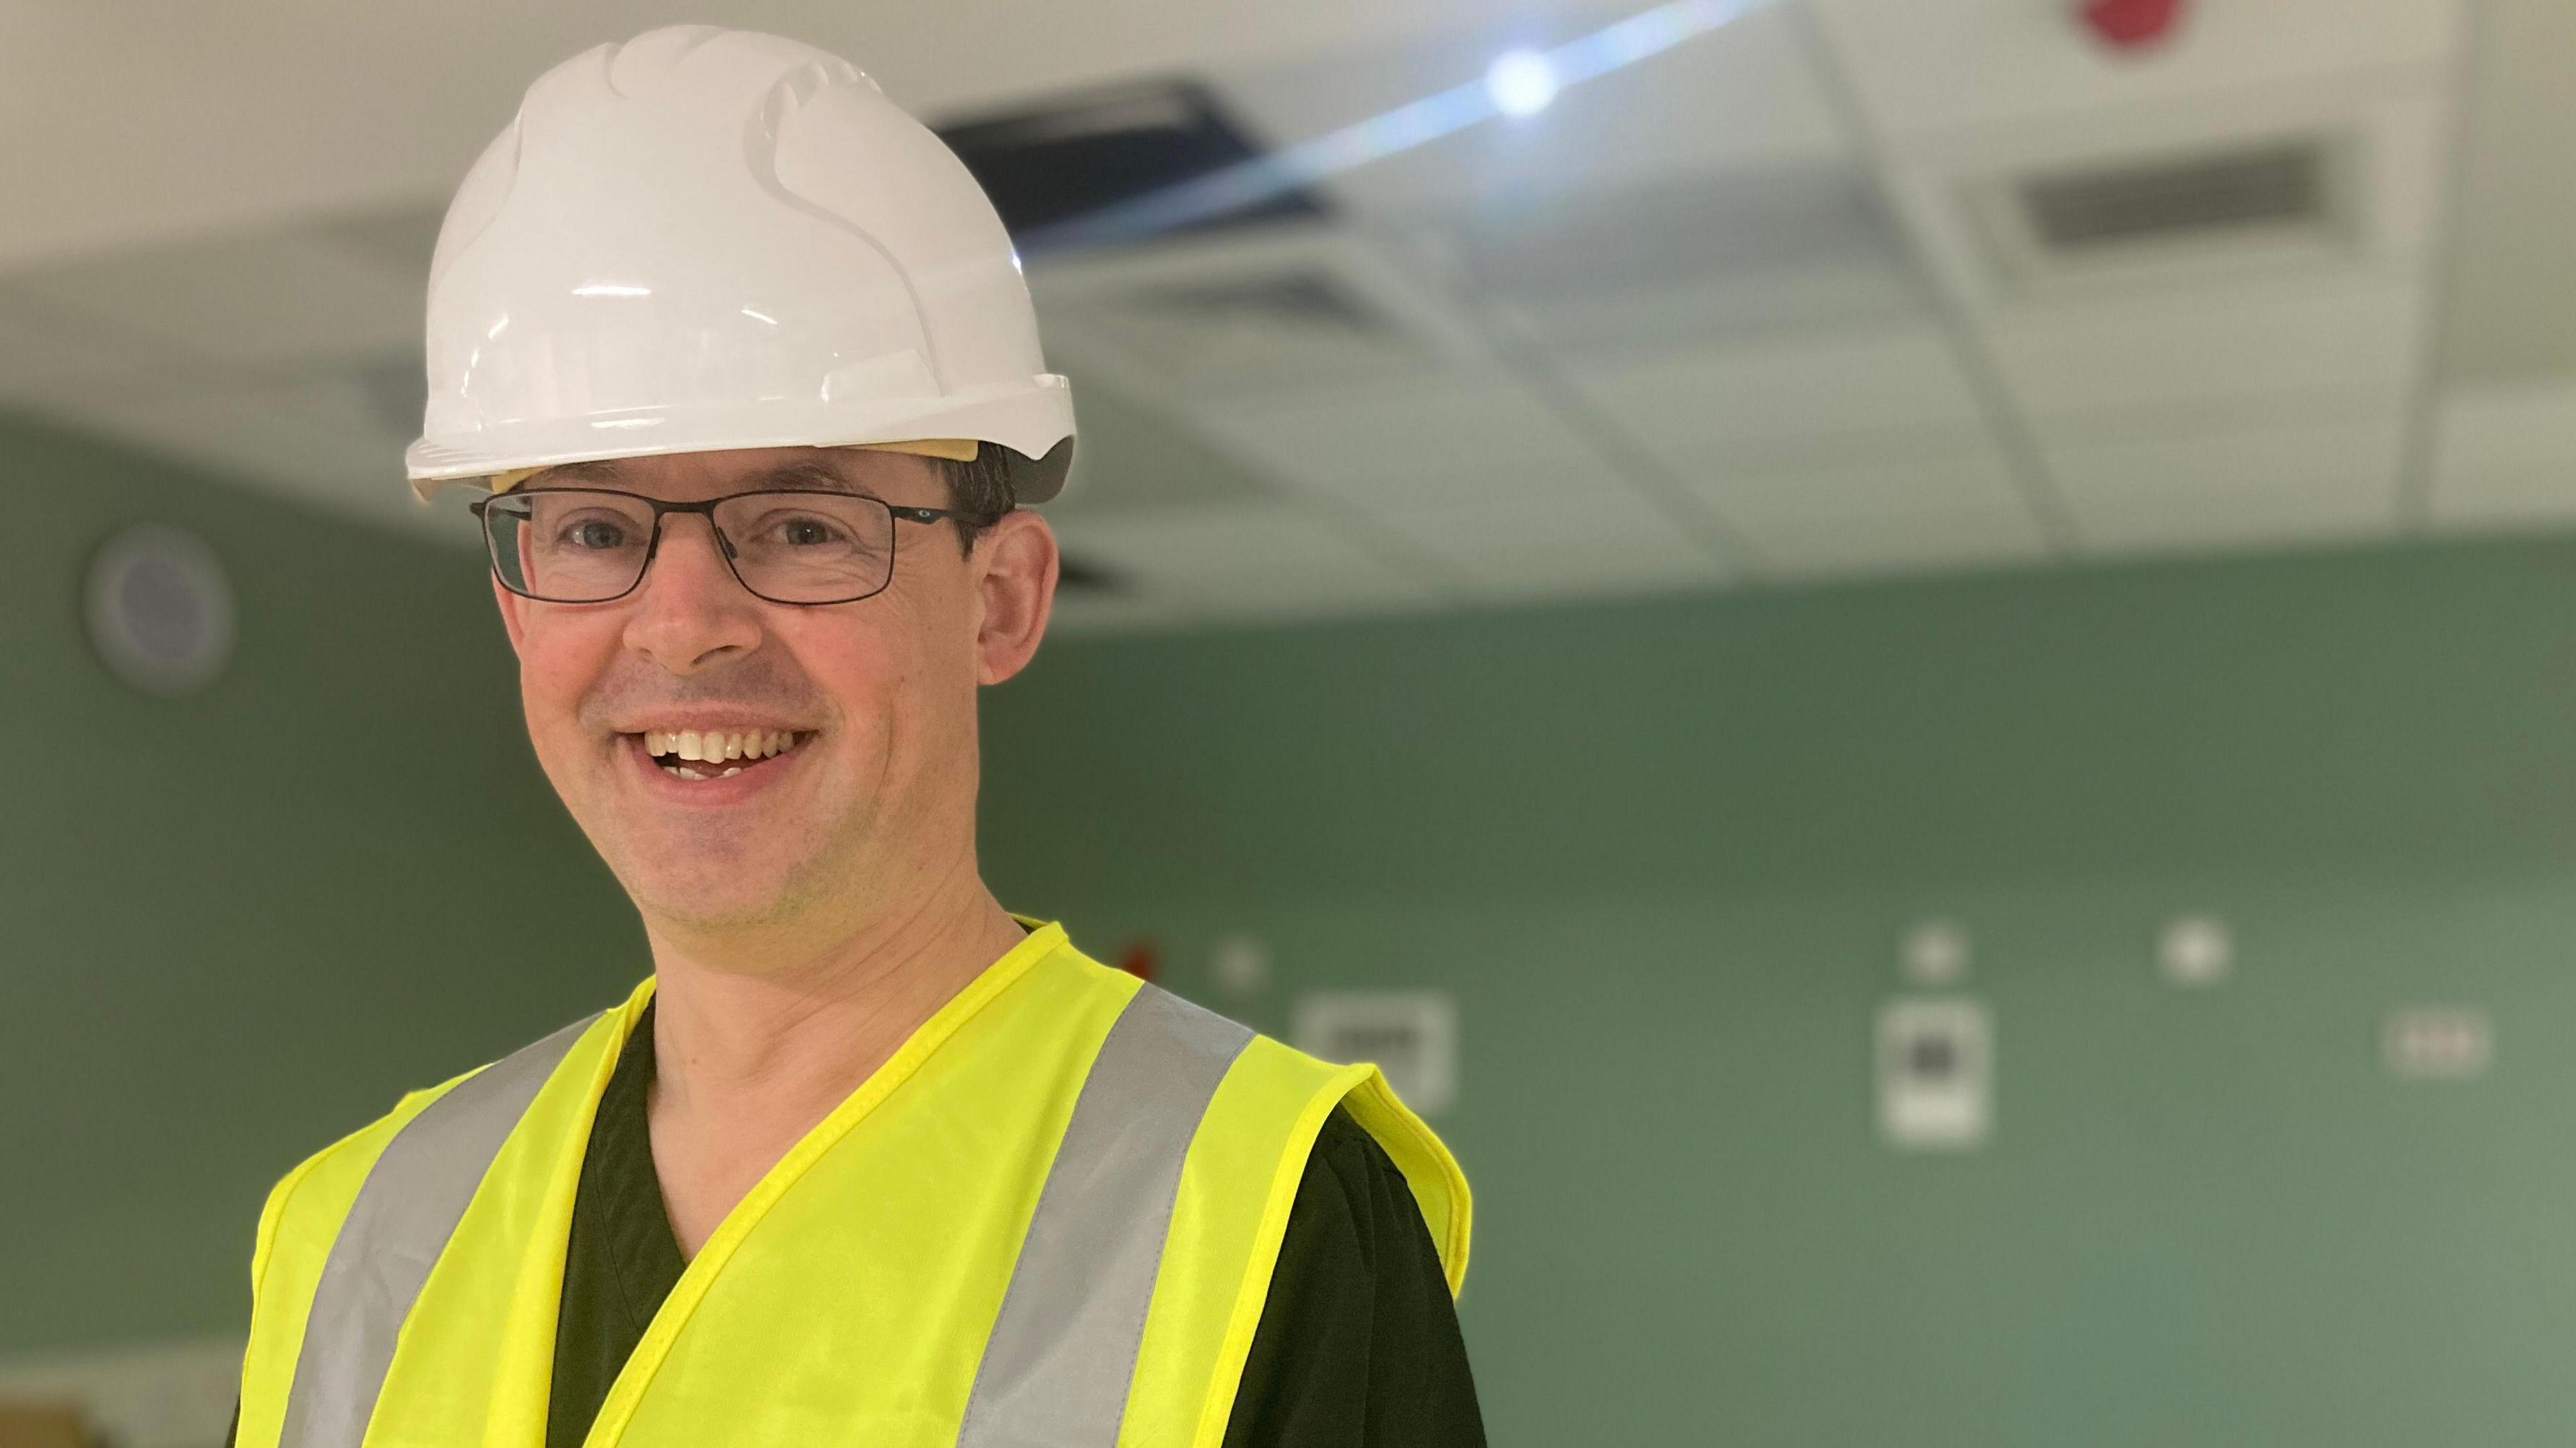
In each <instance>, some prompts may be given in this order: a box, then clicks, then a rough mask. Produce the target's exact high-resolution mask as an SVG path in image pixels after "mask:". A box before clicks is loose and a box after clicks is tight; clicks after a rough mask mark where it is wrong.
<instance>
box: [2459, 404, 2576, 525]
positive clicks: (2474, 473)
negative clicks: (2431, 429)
mask: <svg viewBox="0 0 2576 1448" xmlns="http://www.w3.org/2000/svg"><path fill="white" fill-rule="evenodd" d="M2438 425H2439V428H2440V431H2439V434H2438V437H2439V440H2438V442H2437V443H2436V451H2435V460H2434V482H2433V517H2434V520H2435V521H2436V522H2437V523H2444V524H2465V525H2491V524H2516V523H2523V524H2537V523H2564V522H2566V521H2568V520H2570V519H2576V374H2562V375H2560V376H2556V377H2539V378H2526V379H2522V380H2519V381H2513V382H2495V383H2489V384H2486V385H2483V386H2477V387H2461V388H2459V389H2456V390H2454V391H2453V392H2452V393H2451V394H2450V395H2449V396H2448V397H2446V398H2445V399H2444V400H2443V402H2442V405H2441V416H2440V422H2439V424H2438Z"/></svg>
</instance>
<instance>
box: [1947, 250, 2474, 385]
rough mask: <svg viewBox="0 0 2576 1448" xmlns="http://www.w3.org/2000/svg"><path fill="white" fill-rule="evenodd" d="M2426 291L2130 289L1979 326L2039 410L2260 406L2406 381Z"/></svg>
mask: <svg viewBox="0 0 2576 1448" xmlns="http://www.w3.org/2000/svg"><path fill="white" fill-rule="evenodd" d="M2423 319H2424V297H2423V288H2422V287H2421V285H2420V284H2418V283H2417V282H2415V281H2414V280H2413V279H2412V278H2411V277H2408V276H2405V275H2398V276H2393V277H2392V276H2387V275H2368V276H2345V277H2337V278H2325V279H2304V280H2300V281H2283V282H2279V283H2275V284H2272V285H2268V286H2255V285H2245V284H2238V285H2234V286H2227V287H2218V288H2203V289H2195V290H2192V291H2188V292H2179V293H2178V292H2175V291H2170V290H2161V289H2160V290H2154V291H2133V292H2129V293H2125V294H2121V295H2116V296H2108V297H2102V298H2097V299H2091V300H2086V301H2080V302H2079V301H2059V302H2052V303H2047V304H2033V305H2030V306H2024V307H2017V308H2013V309H2011V310H2009V311H2006V312H2003V313H2000V314H1998V315H1996V316H1995V317H1993V318H1991V319H1990V320H1989V321H1988V323H1987V327H1986V335H1987V336H1988V337H1989V338H1990V339H1991V340H1992V342H1993V345H1994V351H1995V356H1996V360H1997V362H1998V363H1999V364H2000V365H2001V367H2002V368H2003V372H2004V377H2005V380H2006V382H2007V383H2008V384H2009V385H2010V386H2011V388H2012V390H2013V396H2014V399H2015V401H2016V402H2017V403H2018V404H2019V406H2020V407H2021V409H2022V410H2023V411H2024V412H2025V413H2027V414H2030V415H2032V416H2036V417H2043V418H2046V417H2061V416H2069V415H2082V414H2088V413H2092V414H2117V413H2135V412H2146V411H2154V410H2158V409H2171V408H2173V407H2175V406H2177V405H2195V404H2197V405H2213V406H2214V405H2237V406H2243V405H2248V404H2255V405H2259V404H2261V403H2263V402H2265V401H2266V400H2269V399H2275V398H2281V397H2285V396H2289V397H2297V396H2314V395H2316V394H2319V393H2334V392H2342V393H2353V392H2375V393H2379V394H2381V395H2385V396H2388V397H2390V398H2391V399H2392V400H2394V399H2395V398H2396V397H2397V396H2398V395H2399V394H2400V393H2402V392H2403V390H2404V389H2405V388H2406V386H2407V385H2408V384H2409V382H2411V381H2412V379H2413V376H2414V371H2415V367H2416V358H2417V355H2418V352H2419V348H2420V345H2421V340H2422V334H2423Z"/></svg>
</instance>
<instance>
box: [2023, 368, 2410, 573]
mask: <svg viewBox="0 0 2576 1448" xmlns="http://www.w3.org/2000/svg"><path fill="white" fill-rule="evenodd" d="M2403 423H2404V414H2403V413H2402V412H2401V411H2400V410H2398V409H2394V408H2388V407H2381V406H2371V405H2367V404H2364V405H2361V406H2358V407H2356V408H2355V409H2353V410H2350V411H2344V412H2340V413H2334V414H2326V415H2318V416H2310V417H2303V418H2298V419H2292V420H2280V421H2273V422H2268V423H2259V424H2244V423H2239V424H2233V425H2227V426H2215V427H2209V428H2205V429H2201V430H2197V431H2184V430H2181V429H2180V428H2178V427H2168V428H2165V429H2163V430H2160V431H2148V430H2141V431H2139V432H2137V433H2135V434H2132V435H2129V436H2125V437H2106V436H2102V435H2100V434H2098V433H2094V434H2086V435H2070V436H2049V435H2045V434H2044V435H2043V436H2042V439H2041V446H2042V451H2043V453H2044V454H2045V456H2046V458H2047V461H2048V465H2049V467H2050V469H2051V471H2052V473H2053V475H2054V477H2055V480H2056V484H2057V487H2058V489H2059V491H2060V493H2061V494H2062V495H2063V496H2064V498H2065V500H2066V503H2067V506H2068V509H2069V511H2071V512H2072V513H2073V515H2074V518H2075V526H2076V534H2077V536H2078V537H2079V538H2081V539H2082V540H2083V544H2084V546H2085V549H2086V551H2088V552H2097V553H2098V552H2111V551H2121V550H2127V549H2136V548H2167V547H2226V546H2255V545H2268V544H2277V543H2288V542H2301V541H2310V540H2315V541H2325V540H2331V539H2339V538H2348V537H2353V536H2359V535H2376V534H2385V533H2388V532H2390V531H2392V530H2393V529H2394V528H2395V526H2396V521H2397V493H2398V489H2397V472H2398V467H2399V464H2400V460H2401V452H2400V444H2401V438H2402V434H2403Z"/></svg>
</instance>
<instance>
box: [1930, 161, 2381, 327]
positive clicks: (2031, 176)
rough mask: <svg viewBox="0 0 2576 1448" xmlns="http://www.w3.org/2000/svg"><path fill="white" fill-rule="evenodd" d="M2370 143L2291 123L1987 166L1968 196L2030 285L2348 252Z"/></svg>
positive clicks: (2011, 277) (2015, 284)
mask: <svg viewBox="0 0 2576 1448" xmlns="http://www.w3.org/2000/svg"><path fill="white" fill-rule="evenodd" d="M2361 159H2362V158H2361V147H2360V144H2359V142H2358V140H2357V138H2355V137H2352V136H2347V135H2294V136H2280V137H2271V138H2266V139H2263V140H2259V141H2249V142H2245V143H2241V144H2237V145H2233V146H2230V147H2227V148H2225V149H2218V150H2200V151H2192V152H2187V153H2180V154H2167V155H2161V156H2153V157H2143V158H2142V157H2128V158H2122V159H2120V160H2117V161H2108V162H2101V163H2095V164H2090V165H2081V166H2052V167H2049V168H2046V169H2038V170H2030V171H2023V172H2018V173H2013V174H2006V175H2000V176H1990V177H1986V178H1982V179H1980V180H1977V181H1972V182H1970V183H1968V185H1967V187H1966V188H1965V196H1964V200H1965V202H1966V209H1967V212H1968V215H1969V217H1970V218H1971V220H1972V221H1973V222H1974V224H1975V227H1976V232H1977V235H1978V236H1979V238H1980V240H1981V241H1982V242H1983V243H1984V246H1985V250H1986V254H1987V258H1988V260H1989V262H1990V263H1991V264H1992V266H1993V268H1994V271H1995V273H1996V275H1997V277H1998V278H1999V279H2000V280H2001V281H2002V282H2003V283H2004V284H2005V286H2007V287H2008V288H2010V289H2011V290H2014V291H2016V292H2020V293H2023V294H2041V293H2054V292H2059V291H2064V290H2068V289H2073V288H2079V287H2089V286H2092V285H2094V284H2098V283H2106V282H2120V281H2130V280H2155V279H2164V278H2169V277H2179V276H2198V275H2206V274H2207V273H2209V272H2211V271H2216V270H2232V269H2237V268H2246V267H2262V266H2275V265H2290V264H2298V263H2316V262H2334V261H2345V260H2349V259H2351V258H2352V257H2353V256H2354V255H2355V254H2356V253H2357V252H2358V251H2359V250H2360V247H2361V244H2362V236H2363V229H2364V228H2363V225H2362V216H2363V208H2362V204H2361V202H2362V197H2361V171H2362V166H2361Z"/></svg>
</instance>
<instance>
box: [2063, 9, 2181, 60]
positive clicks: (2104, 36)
mask: <svg viewBox="0 0 2576 1448" xmlns="http://www.w3.org/2000/svg"><path fill="white" fill-rule="evenodd" d="M2183 3H2184V0H2084V3H2083V4H2081V5H2079V6H2077V7H2076V12H2077V13H2078V14H2080V15H2082V16H2083V17H2084V24H2085V26H2086V28H2088V29H2090V30H2091V31H2092V32H2093V33H2094V35H2095V36H2097V37H2099V38H2100V39H2101V41H2102V42H2103V43H2104V44H2106V45H2109V46H2110V47H2111V48H2112V49H2114V50H2139V49H2143V48H2145V47H2147V46H2150V45H2154V44H2157V43H2158V42H2160V41H2163V40H2165V39H2167V38H2169V37H2171V36H2172V34H2173V30H2174V26H2175V25H2176V24H2177V23H2179V22H2180V21H2181V19H2182V11H2183Z"/></svg>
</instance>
